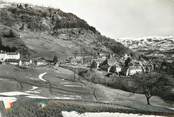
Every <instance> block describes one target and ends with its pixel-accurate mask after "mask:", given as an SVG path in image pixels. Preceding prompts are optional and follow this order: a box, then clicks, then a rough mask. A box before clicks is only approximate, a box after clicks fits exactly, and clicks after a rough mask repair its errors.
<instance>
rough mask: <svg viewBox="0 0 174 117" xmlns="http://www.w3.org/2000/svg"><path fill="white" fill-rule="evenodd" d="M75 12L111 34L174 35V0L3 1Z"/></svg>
mask: <svg viewBox="0 0 174 117" xmlns="http://www.w3.org/2000/svg"><path fill="white" fill-rule="evenodd" d="M3 1H7V2H22V3H30V4H34V5H39V6H49V7H54V8H59V9H61V10H63V11H65V12H71V13H74V14H76V15H77V16H78V17H80V18H82V19H84V20H85V21H87V22H88V24H90V25H92V26H94V27H95V28H96V29H97V30H98V31H99V32H101V33H102V34H103V35H105V36H107V37H111V38H114V39H118V38H139V37H147V36H174V0H3Z"/></svg>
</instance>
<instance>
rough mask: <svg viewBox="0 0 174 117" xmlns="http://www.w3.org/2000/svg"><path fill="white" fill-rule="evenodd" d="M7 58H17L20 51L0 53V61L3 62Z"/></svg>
mask: <svg viewBox="0 0 174 117" xmlns="http://www.w3.org/2000/svg"><path fill="white" fill-rule="evenodd" d="M8 59H15V60H19V59H20V53H17V54H8V53H0V61H2V62H4V61H5V60H8Z"/></svg>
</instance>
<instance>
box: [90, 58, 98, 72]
mask: <svg viewBox="0 0 174 117" xmlns="http://www.w3.org/2000/svg"><path fill="white" fill-rule="evenodd" d="M95 68H97V62H96V61H94V60H93V61H92V63H91V65H90V70H92V69H95Z"/></svg>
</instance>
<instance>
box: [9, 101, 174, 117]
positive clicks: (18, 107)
mask: <svg viewBox="0 0 174 117" xmlns="http://www.w3.org/2000/svg"><path fill="white" fill-rule="evenodd" d="M62 111H68V112H70V111H76V112H79V113H85V112H120V113H138V114H148V115H151V114H153V115H172V114H174V113H170V112H168V113H161V112H153V113H152V112H146V111H138V110H134V109H131V108H128V107H121V106H119V105H113V104H106V103H95V102H84V101H72V100H69V101H67V100H40V99H35V100H26V99H25V100H23V101H21V100H20V102H16V103H15V104H14V106H13V108H12V109H11V110H9V111H8V112H7V117H62V114H61V112H62Z"/></svg>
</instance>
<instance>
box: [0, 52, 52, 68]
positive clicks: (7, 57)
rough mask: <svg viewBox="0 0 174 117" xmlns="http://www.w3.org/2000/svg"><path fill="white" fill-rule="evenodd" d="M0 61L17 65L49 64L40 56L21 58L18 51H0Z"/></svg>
mask: <svg viewBox="0 0 174 117" xmlns="http://www.w3.org/2000/svg"><path fill="white" fill-rule="evenodd" d="M0 63H1V64H11V65H18V66H29V65H35V66H44V65H48V64H49V63H48V62H47V61H46V60H44V59H42V58H36V59H28V60H22V57H21V54H20V53H19V52H3V51H0Z"/></svg>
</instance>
